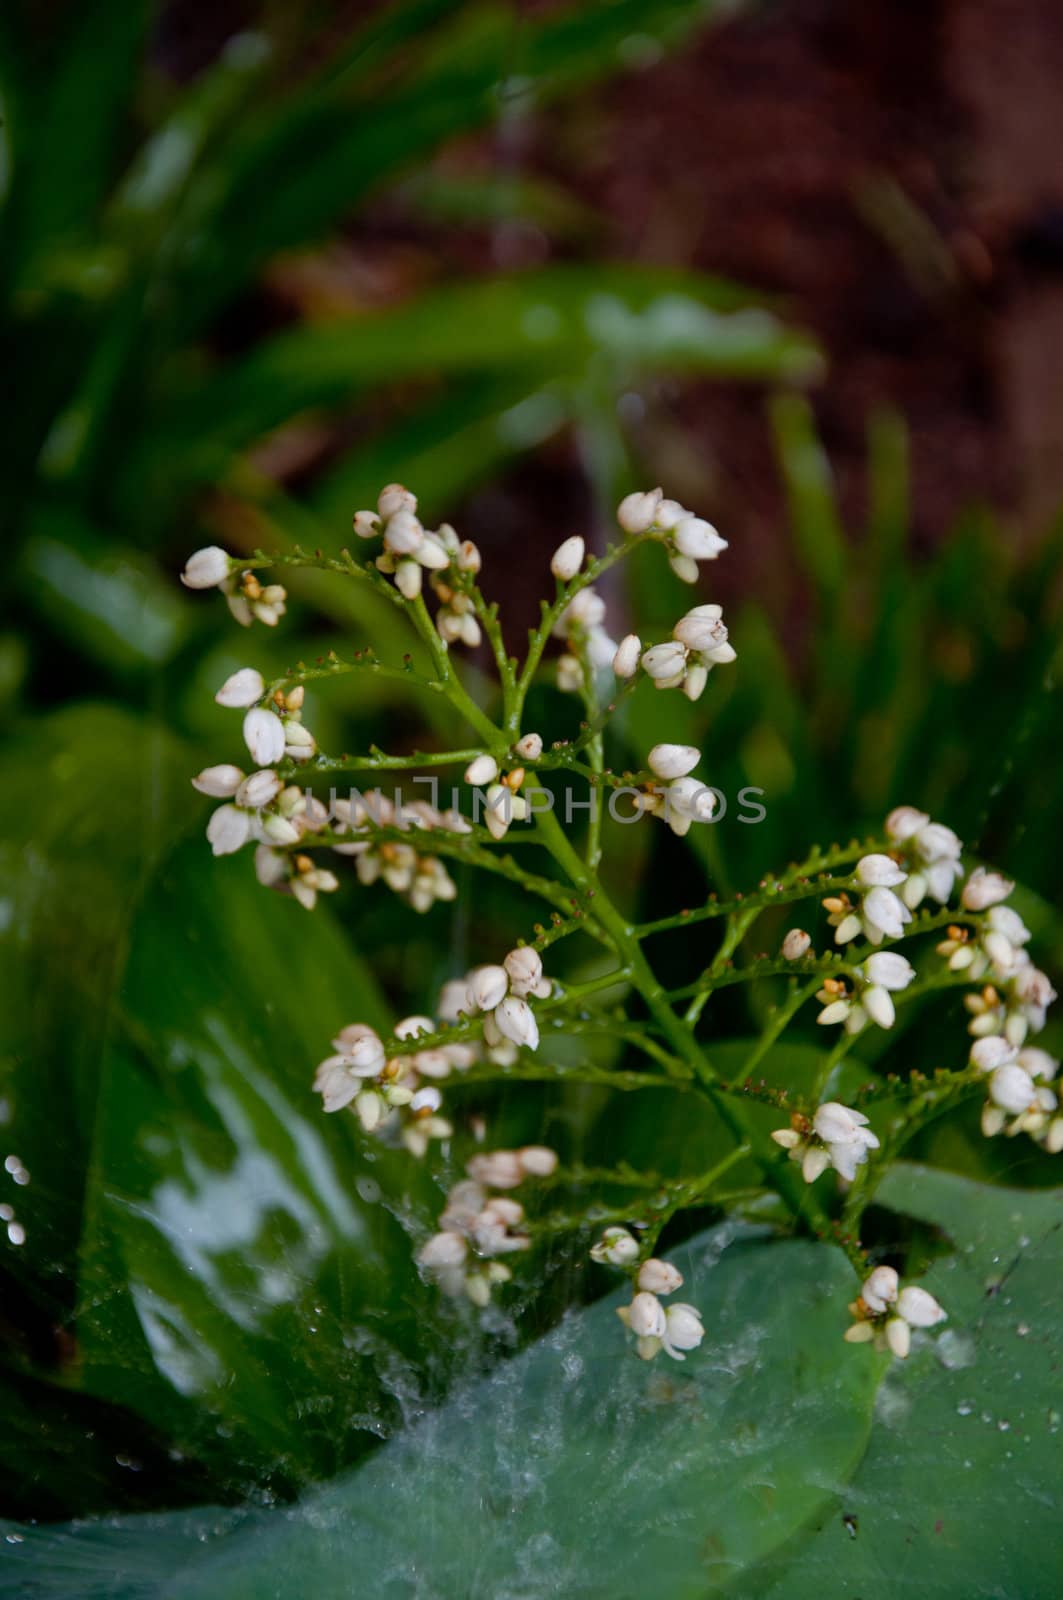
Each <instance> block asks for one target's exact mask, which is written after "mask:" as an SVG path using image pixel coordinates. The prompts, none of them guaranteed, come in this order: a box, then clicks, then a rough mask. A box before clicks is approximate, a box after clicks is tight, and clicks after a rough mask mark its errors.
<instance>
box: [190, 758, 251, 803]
mask: <svg viewBox="0 0 1063 1600" xmlns="http://www.w3.org/2000/svg"><path fill="white" fill-rule="evenodd" d="M243 781H244V775H243V773H242V772H241V771H240V768H239V767H234V766H231V765H227V764H224V765H222V766H220V767H204V768H203V771H202V772H200V773H199V774H197V776H196V777H194V778H193V779H192V787H193V789H198V790H199V792H200V794H209V795H210V796H211V798H212V799H214V800H229V799H231V798H232V796H233V795H234V794H235V793H236V791H237V789H239V787H240V785H241V784H242V783H243Z"/></svg>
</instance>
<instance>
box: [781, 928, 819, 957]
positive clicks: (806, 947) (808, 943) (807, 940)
mask: <svg viewBox="0 0 1063 1600" xmlns="http://www.w3.org/2000/svg"><path fill="white" fill-rule="evenodd" d="M811 948H812V939H811V936H810V935H809V934H807V933H806V932H805V930H804V928H791V929H790V931H789V933H788V934H787V935H786V937H785V939H784V940H783V942H782V955H783V960H784V961H800V959H801V957H802V956H807V954H808V952H809V951H810V950H811Z"/></svg>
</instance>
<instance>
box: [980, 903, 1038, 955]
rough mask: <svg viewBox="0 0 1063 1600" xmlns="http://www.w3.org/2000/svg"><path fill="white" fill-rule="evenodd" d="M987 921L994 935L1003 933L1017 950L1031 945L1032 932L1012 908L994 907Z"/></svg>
mask: <svg viewBox="0 0 1063 1600" xmlns="http://www.w3.org/2000/svg"><path fill="white" fill-rule="evenodd" d="M986 921H987V922H988V923H989V926H990V927H991V928H992V929H993V932H994V933H1002V934H1003V935H1004V937H1005V939H1006V940H1007V941H1008V943H1009V944H1010V945H1014V946H1015V948H1016V949H1017V950H1018V949H1020V948H1021V947H1022V946H1023V945H1024V944H1027V943H1029V939H1030V930H1029V928H1028V927H1027V926H1026V924H1025V922H1023V920H1022V918H1021V917H1020V916H1019V913H1018V912H1017V911H1013V910H1012V908H1011V906H993V908H992V910H991V911H990V913H989V916H988V917H987V918H986Z"/></svg>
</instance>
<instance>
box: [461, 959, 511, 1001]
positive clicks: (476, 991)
mask: <svg viewBox="0 0 1063 1600" xmlns="http://www.w3.org/2000/svg"><path fill="white" fill-rule="evenodd" d="M508 989H509V974H508V973H507V972H506V969H505V967H498V966H487V967H477V968H476V969H475V971H473V972H471V973H470V974H469V985H468V988H467V989H466V991H465V994H466V999H467V1000H468V1002H469V1005H470V1007H471V1008H472V1010H473V1011H493V1010H494V1009H495V1007H496V1006H497V1005H501V1003H502V1001H503V1000H504V999H505V997H506V992H507V990H508Z"/></svg>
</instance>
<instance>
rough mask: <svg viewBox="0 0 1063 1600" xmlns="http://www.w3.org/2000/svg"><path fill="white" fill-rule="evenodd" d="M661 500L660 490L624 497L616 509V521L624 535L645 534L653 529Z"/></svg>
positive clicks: (649, 490)
mask: <svg viewBox="0 0 1063 1600" xmlns="http://www.w3.org/2000/svg"><path fill="white" fill-rule="evenodd" d="M663 499H664V494H663V491H662V490H660V489H648V490H645V491H643V492H641V493H640V492H638V491H636V493H634V494H628V495H625V496H624V498H623V500H621V502H620V504H619V505H618V506H617V508H616V520H617V522H618V523H619V524H620V526H621V527H622V528H623V530H624V532H625V533H646V532H647V530H648V529H650V528H652V527H653V524H654V521H655V519H656V516H657V511H658V508H659V506H660V505H661V502H662V500H663Z"/></svg>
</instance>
